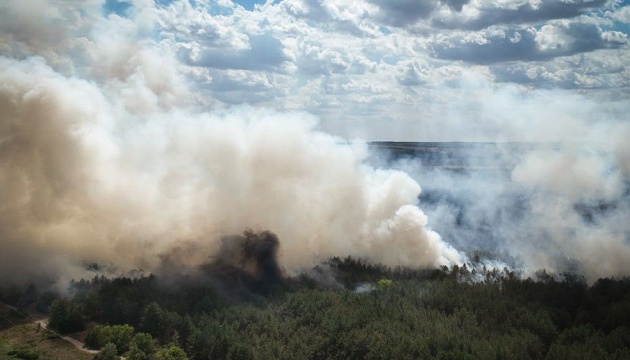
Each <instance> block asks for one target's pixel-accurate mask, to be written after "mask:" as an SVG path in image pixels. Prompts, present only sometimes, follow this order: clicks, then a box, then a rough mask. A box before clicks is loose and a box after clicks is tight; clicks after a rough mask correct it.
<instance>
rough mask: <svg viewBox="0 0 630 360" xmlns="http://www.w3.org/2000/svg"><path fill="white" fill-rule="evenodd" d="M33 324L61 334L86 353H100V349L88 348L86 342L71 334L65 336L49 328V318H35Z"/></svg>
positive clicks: (58, 334) (60, 335)
mask: <svg viewBox="0 0 630 360" xmlns="http://www.w3.org/2000/svg"><path fill="white" fill-rule="evenodd" d="M33 324H35V325H39V327H40V328H42V329H45V330H47V331H50V332H51V333H53V334H55V335H57V336H59V337H60V338H62V339H64V340H65V341H67V342H69V343H70V344H72V345H74V347H75V348H77V349H79V350H81V351H83V352H84V353H88V354H97V353H98V350H91V349H87V348H86V347H85V344H84V343H82V342H81V341H79V340H77V339H74V338H71V337H70V336H64V335H62V334H60V333H58V332H56V331H55V330H52V329H49V328H48V318H44V319H39V320H35V321H33Z"/></svg>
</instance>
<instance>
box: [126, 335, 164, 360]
mask: <svg viewBox="0 0 630 360" xmlns="http://www.w3.org/2000/svg"><path fill="white" fill-rule="evenodd" d="M156 348H157V341H155V339H154V338H153V337H152V336H151V335H150V334H147V333H137V334H135V335H134V336H133V339H132V340H131V343H130V344H129V351H128V352H127V354H126V358H127V359H128V360H149V359H150V358H151V356H152V355H153V353H155V349H156Z"/></svg>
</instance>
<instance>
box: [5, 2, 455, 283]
mask: <svg viewBox="0 0 630 360" xmlns="http://www.w3.org/2000/svg"><path fill="white" fill-rule="evenodd" d="M40 5H41V9H42V11H43V12H44V15H46V16H47V14H51V13H52V14H57V15H56V16H58V17H59V18H55V19H52V20H51V24H50V26H51V29H52V30H54V32H55V34H57V35H55V39H54V40H55V41H53V39H51V38H50V37H51V36H52V35H51V32H50V31H49V29H42V28H40V27H38V26H36V22H37V21H38V17H37V16H32V15H33V14H32V13H30V12H24V11H21V8H20V6H19V5H18V4H15V5H14V4H13V3H11V4H9V3H5V4H3V5H2V6H1V7H2V12H3V13H5V10H6V11H8V12H10V13H11V14H13V15H14V16H15V18H14V19H13V20H11V21H10V22H4V21H3V22H2V25H0V31H1V32H2V36H3V38H4V39H7V38H10V39H11V41H10V42H9V43H3V46H2V48H1V49H0V51H1V53H0V54H1V55H0V84H1V85H0V242H1V248H2V251H0V279H2V280H1V281H2V282H3V283H7V282H18V283H19V282H26V281H35V280H37V279H39V280H40V281H48V282H53V283H54V282H56V283H58V284H61V285H60V286H61V287H63V284H64V283H65V282H66V281H67V280H69V279H70V278H78V277H81V276H84V275H85V274H84V273H83V271H84V267H85V266H84V264H86V263H94V262H96V263H99V264H107V265H108V266H111V267H112V268H116V269H120V270H121V271H124V270H126V269H144V270H145V271H152V270H153V269H156V268H157V267H159V266H162V259H164V256H165V254H170V253H173V252H177V251H178V249H180V250H181V249H189V250H188V251H189V253H187V255H186V256H172V257H170V258H171V263H172V264H173V265H175V266H176V265H178V264H181V265H182V266H188V267H194V266H200V265H202V264H206V263H208V262H209V259H211V258H212V257H215V258H216V257H219V258H220V259H221V260H220V261H228V262H230V261H231V262H233V261H236V260H235V259H241V258H242V257H243V256H245V258H247V259H249V257H250V254H249V253H248V252H250V251H254V252H257V254H258V255H256V256H254V258H255V259H256V261H255V262H254V263H249V260H247V261H245V263H243V264H242V266H244V267H245V268H246V269H247V268H249V267H250V266H256V267H259V268H260V269H259V270H260V271H262V273H263V274H265V275H264V276H277V272H278V271H279V270H278V268H276V267H275V266H276V264H275V262H270V261H268V259H269V258H272V257H273V256H275V255H276V254H275V250H276V245H277V242H278V241H279V242H281V243H282V246H281V249H282V250H281V252H280V253H279V254H278V261H279V265H278V266H281V267H282V268H285V269H286V270H287V271H293V270H299V269H301V268H308V267H310V266H312V265H313V264H316V263H318V262H319V261H321V260H324V259H327V258H328V257H330V256H332V255H339V254H344V255H353V256H360V257H365V258H369V259H372V260H374V261H377V262H383V263H385V264H389V265H398V264H401V265H409V266H438V265H449V264H452V263H458V262H460V261H461V260H462V255H461V254H459V253H458V252H457V251H456V250H454V249H453V248H452V247H451V246H450V245H449V244H447V243H445V242H444V241H442V239H441V238H440V236H439V235H438V234H437V233H435V232H433V231H431V230H429V229H428V228H427V224H428V220H427V217H426V216H425V215H424V213H423V212H422V211H421V210H420V209H419V208H418V207H417V206H416V203H417V196H418V194H419V193H420V187H419V185H418V184H417V183H416V181H414V180H413V179H412V178H411V177H409V176H408V175H407V174H405V173H403V172H401V171H393V170H384V169H377V168H373V167H371V166H369V165H368V164H367V163H366V161H365V160H366V157H367V147H366V146H365V145H362V144H352V145H348V144H346V143H345V141H343V140H342V139H340V138H336V137H334V136H331V135H328V134H326V133H323V132H320V131H318V130H316V125H317V121H316V119H315V118H313V117H312V116H310V115H308V114H304V113H297V112H296V113H280V112H276V111H272V110H266V109H255V108H252V107H248V106H240V107H234V108H229V109H225V108H215V109H213V110H210V111H207V110H203V109H204V107H202V106H199V103H198V102H197V101H196V94H195V93H194V91H192V90H190V87H189V86H188V84H187V81H186V77H185V74H182V73H181V72H180V71H179V70H178V63H177V61H176V60H175V58H174V56H173V55H172V54H170V53H168V52H163V51H161V50H160V49H159V47H158V45H157V44H154V43H149V42H146V41H140V40H136V35H137V34H138V33H142V32H143V31H146V30H147V29H146V28H145V23H143V21H142V20H143V19H144V18H145V17H150V16H151V13H150V12H149V13H146V14H145V13H138V14H135V15H134V16H135V17H134V18H132V19H123V18H120V17H117V16H110V17H107V18H104V17H101V16H99V15H98V13H97V11H100V8H98V7H95V6H94V5H90V4H87V3H86V4H83V5H76V6H75V7H76V8H72V7H70V6H68V7H65V8H64V9H65V10H67V11H66V12H63V11H62V12H61V13H60V12H59V11H61V10H60V9H61V7H60V6H54V5H51V4H50V3H48V2H44V1H42V2H41V4H40ZM22 10H23V9H22ZM65 10H64V11H65ZM147 11H148V10H147ZM4 17H5V16H3V18H4ZM28 24H32V25H33V26H32V27H30V29H31V31H29V32H20V37H18V36H17V35H16V36H14V35H13V34H15V33H17V31H16V29H15V27H16V26H19V27H22V26H28ZM104 28H108V29H111V30H109V31H108V36H107V38H105V37H104V36H103V35H102V33H103V32H102V31H100V30H102V29H104ZM244 229H253V230H254V231H263V230H270V231H273V233H275V234H277V238H276V237H275V236H272V235H270V233H263V234H268V236H267V235H266V237H265V239H267V240H269V241H264V242H263V243H261V245H260V246H262V247H258V245H256V246H253V247H251V246H249V245H247V244H248V242H247V236H246V237H245V238H246V240H245V242H244V243H243V242H242V241H241V242H239V243H240V244H241V245H242V246H241V245H239V246H240V247H237V249H238V251H237V254H235V253H233V251H234V248H232V247H230V246H228V245H227V244H228V243H227V242H226V241H227V240H224V241H221V239H226V238H225V237H226V236H228V235H230V234H238V233H242V231H243V230H244ZM227 239H229V238H227ZM243 244H244V245H243ZM267 245H268V246H269V247H267ZM190 249H202V250H203V251H196V252H195V251H190ZM230 249H231V250H230ZM243 251H245V252H246V253H247V255H244V253H243ZM268 252H269V253H268ZM180 255H181V254H180ZM268 255H269V256H268ZM272 255H273V256H272ZM257 256H259V257H257ZM238 261H241V260H238ZM238 261H237V262H238Z"/></svg>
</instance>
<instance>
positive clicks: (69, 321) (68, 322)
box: [48, 298, 85, 333]
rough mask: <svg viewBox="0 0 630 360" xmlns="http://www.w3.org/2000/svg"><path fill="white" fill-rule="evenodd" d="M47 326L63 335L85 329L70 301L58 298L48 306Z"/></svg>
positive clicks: (79, 315)
mask: <svg viewBox="0 0 630 360" xmlns="http://www.w3.org/2000/svg"><path fill="white" fill-rule="evenodd" d="M48 326H50V327H51V328H52V329H55V330H57V331H60V332H64V333H65V332H74V331H79V330H82V329H83V328H85V323H84V322H83V318H82V317H81V314H80V313H79V312H78V311H77V310H76V309H75V308H74V307H73V306H72V303H71V302H70V300H68V299H66V298H58V299H56V300H55V301H53V303H52V304H51V305H50V312H49V319H48Z"/></svg>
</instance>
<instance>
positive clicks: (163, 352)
mask: <svg viewBox="0 0 630 360" xmlns="http://www.w3.org/2000/svg"><path fill="white" fill-rule="evenodd" d="M153 358H154V359H155V360H188V356H186V353H185V352H184V350H182V348H180V347H179V346H176V345H170V346H168V347H163V348H160V349H159V350H158V351H157V352H156V353H155V355H154V357H153Z"/></svg>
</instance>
